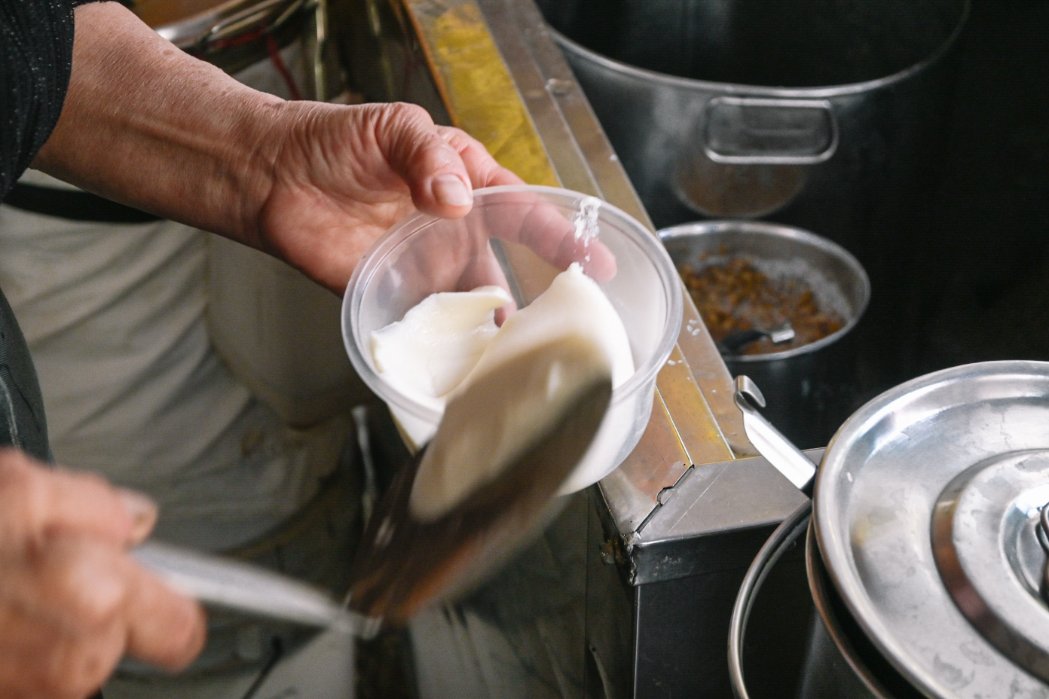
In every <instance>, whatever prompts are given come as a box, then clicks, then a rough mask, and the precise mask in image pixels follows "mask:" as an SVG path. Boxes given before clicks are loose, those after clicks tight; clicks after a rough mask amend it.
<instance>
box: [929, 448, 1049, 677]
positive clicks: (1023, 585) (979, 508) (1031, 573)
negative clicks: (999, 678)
mask: <svg viewBox="0 0 1049 699" xmlns="http://www.w3.org/2000/svg"><path fill="white" fill-rule="evenodd" d="M1047 500H1049V451H1044V450H1035V451H1028V450H1021V451H1011V452H1008V453H1005V454H1002V455H1000V456H996V457H992V458H991V459H988V460H987V461H982V462H980V463H977V464H973V465H972V466H970V467H969V468H967V469H965V470H964V471H962V472H961V473H960V474H958V476H956V477H955V478H954V480H952V481H951V483H950V484H949V485H948V486H947V488H945V489H944V491H943V492H942V493H941V494H940V497H939V498H938V499H937V502H936V505H935V509H934V510H933V520H932V548H933V557H934V559H935V560H936V565H937V567H938V568H939V570H940V575H941V576H942V577H943V581H944V583H945V584H946V585H947V590H948V592H949V594H950V596H951V598H952V599H953V600H954V602H955V604H957V605H958V608H959V609H960V610H961V612H962V614H964V615H965V617H966V618H967V619H968V620H969V622H970V623H971V624H973V626H975V627H976V628H978V629H979V630H980V631H981V633H983V635H984V636H985V637H986V638H987V639H988V640H990V641H991V643H993V644H994V645H995V646H997V647H998V649H999V650H1000V651H1001V652H1002V653H1003V654H1004V655H1006V656H1007V657H1008V658H1010V659H1011V660H1012V661H1013V662H1015V663H1017V664H1018V665H1020V666H1022V667H1024V668H1026V669H1027V670H1028V671H1030V672H1031V673H1033V674H1035V675H1037V676H1038V677H1040V678H1042V679H1043V680H1049V607H1046V604H1045V600H1044V598H1043V582H1044V574H1045V568H1046V560H1045V556H1046V554H1045V551H1044V550H1043V549H1042V546H1041V544H1040V543H1039V541H1038V528H1039V527H1040V526H1041V525H1040V520H1041V510H1042V508H1043V507H1044V506H1045V502H1046V501H1047Z"/></svg>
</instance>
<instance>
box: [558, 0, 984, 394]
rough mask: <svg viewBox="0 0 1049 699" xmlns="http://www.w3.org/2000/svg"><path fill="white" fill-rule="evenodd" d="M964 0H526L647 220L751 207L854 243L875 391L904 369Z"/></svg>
mask: <svg viewBox="0 0 1049 699" xmlns="http://www.w3.org/2000/svg"><path fill="white" fill-rule="evenodd" d="M969 4H970V0H923V1H922V2H915V1H914V0H789V1H788V0H615V1H614V2H608V1H603V0H538V5H539V7H540V9H541V10H542V11H543V13H544V15H545V17H546V19H547V21H548V23H549V24H550V25H551V27H552V32H553V37H554V39H555V40H556V41H557V43H558V45H559V46H560V47H561V49H562V51H563V53H564V54H565V56H566V58H567V60H568V63H569V64H570V66H571V68H572V70H573V72H574V73H575V76H576V78H577V79H578V81H579V83H580V85H581V87H582V88H583V90H584V92H585V93H586V96H587V98H588V100H589V102H590V103H591V105H592V106H593V109H594V112H595V114H596V115H597V117H598V118H599V120H600V122H601V125H602V127H603V128H604V130H605V132H606V133H607V135H608V138H609V141H610V142H611V143H612V145H613V147H614V148H615V151H616V153H617V155H618V156H619V158H620V160H621V161H622V164H623V167H624V169H625V170H626V172H627V174H628V175H629V176H630V179H631V181H632V183H633V185H634V187H635V188H636V189H637V191H638V194H639V195H640V197H641V199H642V201H643V203H644V205H645V208H646V210H647V211H648V213H649V215H650V216H651V218H652V220H653V222H654V223H655V225H656V227H657V228H665V227H667V226H672V225H675V224H677V223H681V222H685V221H692V220H695V219H696V218H713V219H718V218H761V219H765V220H771V221H776V222H778V223H785V224H789V225H793V226H797V227H799V228H804V229H807V230H811V231H818V232H819V234H820V235H823V236H826V237H827V238H829V239H831V240H833V241H835V242H837V243H839V244H841V245H842V246H844V247H845V248H846V249H847V250H848V251H849V252H851V253H852V254H854V255H856V257H857V258H858V259H859V261H860V262H861V263H862V264H863V266H864V268H865V269H866V270H867V273H868V274H869V275H870V278H871V282H872V284H873V287H874V289H875V292H876V295H875V297H874V298H873V299H872V302H871V306H870V309H869V310H868V312H867V317H868V319H869V320H870V321H871V322H868V323H866V325H867V326H868V327H873V328H876V330H875V331H873V332H869V333H868V332H866V330H865V331H864V333H863V334H864V338H863V347H864V354H865V355H869V357H865V361H866V360H867V359H869V361H866V364H867V366H868V367H869V370H870V373H871V374H872V376H873V379H872V380H873V381H874V382H875V383H876V387H877V388H879V389H880V388H885V387H888V386H892V385H895V384H896V383H898V382H900V381H901V380H903V379H905V378H910V377H912V376H913V375H914V374H913V373H911V371H910V370H911V367H913V366H914V365H915V363H916V362H917V361H918V359H919V352H920V347H919V345H918V343H917V342H916V338H920V337H921V331H922V325H923V320H924V319H923V314H924V313H926V312H927V309H929V308H934V307H935V305H936V304H937V303H938V302H939V298H940V294H941V291H940V280H939V279H937V277H936V275H935V274H929V273H928V268H929V266H930V261H932V262H934V261H935V259H936V257H935V256H936V255H937V253H938V251H939V249H940V246H942V245H945V244H948V245H949V244H950V243H949V241H948V240H947V239H945V237H944V236H945V235H947V234H946V233H944V232H941V230H940V229H939V228H937V227H936V226H935V225H934V223H935V222H933V221H931V220H930V207H929V206H928V201H929V199H930V197H931V196H932V193H933V191H934V187H935V186H936V184H937V183H938V181H939V179H940V167H941V164H942V162H943V154H944V151H945V146H946V140H945V139H946V134H947V131H948V130H947V128H946V127H947V125H948V124H949V121H950V114H951V105H952V97H953V84H954V80H953V77H954V69H953V68H954V64H955V62H954V61H953V60H950V59H951V58H952V57H953V56H954V51H953V50H952V49H953V48H954V46H955V45H956V43H957V42H956V39H957V38H958V36H959V34H960V33H961V30H962V28H963V27H964V25H965V20H966V18H967V16H968V11H969Z"/></svg>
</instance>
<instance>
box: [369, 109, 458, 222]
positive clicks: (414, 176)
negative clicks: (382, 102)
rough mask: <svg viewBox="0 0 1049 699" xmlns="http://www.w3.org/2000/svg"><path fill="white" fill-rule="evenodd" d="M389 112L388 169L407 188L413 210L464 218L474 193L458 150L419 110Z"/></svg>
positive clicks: (427, 116)
mask: <svg viewBox="0 0 1049 699" xmlns="http://www.w3.org/2000/svg"><path fill="white" fill-rule="evenodd" d="M390 110H391V113H390V114H389V119H388V122H387V123H388V127H389V129H390V133H389V134H387V136H388V138H389V139H390V141H389V142H390V144H391V148H390V149H389V152H388V156H389V161H390V166H391V167H392V168H393V170H394V171H395V172H396V173H397V174H398V175H399V176H400V177H401V179H402V180H404V183H405V184H406V185H407V186H408V189H409V190H410V191H411V195H412V202H413V203H414V204H415V207H416V208H417V209H419V210H420V211H423V212H425V213H428V214H433V215H435V216H443V217H458V216H463V215H465V214H466V212H468V211H469V210H470V207H471V206H472V205H473V190H472V187H471V185H470V177H469V174H468V173H467V170H466V165H465V163H464V162H463V159H462V157H461V156H460V155H459V151H458V150H456V149H455V148H454V147H453V146H452V145H451V144H450V143H448V141H447V140H445V139H444V138H443V137H442V136H441V133H440V131H439V130H438V127H437V126H436V125H435V124H434V123H433V119H431V118H430V115H429V114H428V113H427V112H426V110H424V109H422V108H421V107H417V106H415V105H410V104H395V105H390Z"/></svg>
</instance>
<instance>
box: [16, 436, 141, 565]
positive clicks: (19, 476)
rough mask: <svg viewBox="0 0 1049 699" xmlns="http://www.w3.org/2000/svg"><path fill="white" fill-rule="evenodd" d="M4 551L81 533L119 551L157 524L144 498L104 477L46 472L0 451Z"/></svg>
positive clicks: (27, 460)
mask: <svg viewBox="0 0 1049 699" xmlns="http://www.w3.org/2000/svg"><path fill="white" fill-rule="evenodd" d="M0 505H2V507H0V549H4V550H18V549H20V548H21V547H24V546H31V545H33V543H34V542H39V541H42V540H44V539H47V538H48V537H50V536H51V535H53V534H56V533H80V534H87V535H91V536H97V537H101V538H102V539H106V540H109V541H113V542H115V543H118V544H121V545H129V544H134V543H138V542H139V541H141V540H142V539H143V538H145V536H146V535H147V534H148V533H149V531H150V530H151V529H152V528H153V524H154V523H155V521H156V515H157V511H156V506H155V505H154V504H153V503H152V501H151V500H149V498H147V497H146V496H144V495H142V494H140V493H136V492H132V491H127V490H122V489H119V488H115V487H113V486H112V485H110V484H109V483H107V482H106V481H105V480H104V479H102V478H101V477H99V476H97V475H94V474H89V473H74V472H72V471H65V470H62V469H52V468H48V467H46V466H45V465H44V464H41V463H39V462H37V461H34V460H33V459H30V458H29V457H28V456H26V455H25V454H23V453H22V452H19V451H17V450H14V449H5V450H0Z"/></svg>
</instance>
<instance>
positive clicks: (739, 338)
mask: <svg viewBox="0 0 1049 699" xmlns="http://www.w3.org/2000/svg"><path fill="white" fill-rule="evenodd" d="M765 337H767V338H768V339H769V341H770V342H772V344H774V345H781V344H783V343H784V342H790V341H791V340H793V339H794V327H793V326H792V325H791V324H790V321H786V320H785V321H783V323H781V324H780V325H777V326H776V327H774V328H750V329H747V330H739V331H737V332H734V333H730V334H729V335H727V336H725V337H724V338H723V339H722V340H721V342H719V343H717V348H718V352H720V353H721V354H724V355H729V356H732V355H737V354H739V353H740V352H742V351H743V349H744V348H745V347H746V346H747V345H749V344H751V343H752V342H757V341H758V340H760V339H762V338H765Z"/></svg>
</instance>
